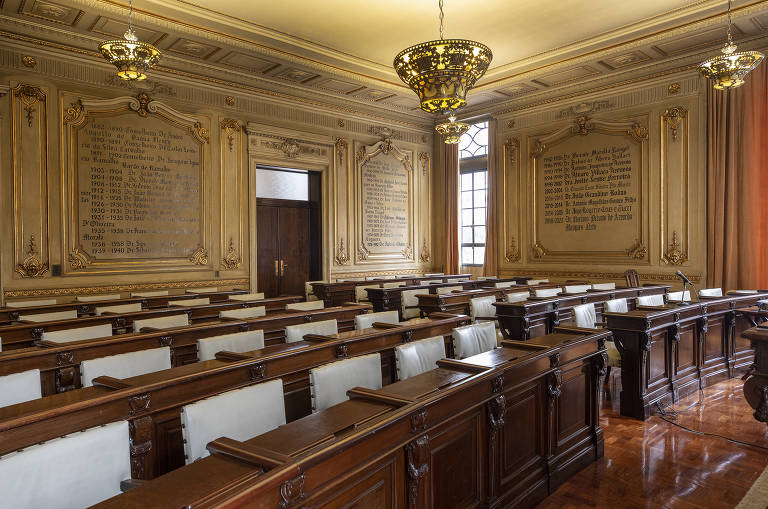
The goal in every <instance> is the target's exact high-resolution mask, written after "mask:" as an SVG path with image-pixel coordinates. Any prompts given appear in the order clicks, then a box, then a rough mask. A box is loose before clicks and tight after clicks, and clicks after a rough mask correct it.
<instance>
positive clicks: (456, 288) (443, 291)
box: [437, 286, 464, 295]
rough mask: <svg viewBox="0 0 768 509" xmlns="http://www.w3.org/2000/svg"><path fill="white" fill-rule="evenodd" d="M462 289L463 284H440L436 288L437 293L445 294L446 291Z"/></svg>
mask: <svg viewBox="0 0 768 509" xmlns="http://www.w3.org/2000/svg"><path fill="white" fill-rule="evenodd" d="M463 290H464V287H463V286H441V287H440V288H438V289H437V294H438V295H445V294H446V293H453V292H461V291H463Z"/></svg>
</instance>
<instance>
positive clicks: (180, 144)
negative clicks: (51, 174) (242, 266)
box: [68, 98, 207, 270]
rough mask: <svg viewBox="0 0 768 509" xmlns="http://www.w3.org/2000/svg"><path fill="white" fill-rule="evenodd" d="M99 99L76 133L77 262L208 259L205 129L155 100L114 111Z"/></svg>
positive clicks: (79, 266) (76, 266)
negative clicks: (105, 106)
mask: <svg viewBox="0 0 768 509" xmlns="http://www.w3.org/2000/svg"><path fill="white" fill-rule="evenodd" d="M127 99H132V98H127ZM98 102H99V101H93V102H91V103H85V104H87V106H89V108H88V109H87V110H86V113H85V114H83V113H81V116H82V119H80V121H79V122H73V124H71V127H70V131H69V133H68V134H69V137H70V140H69V141H70V150H71V153H70V159H71V161H70V163H71V166H70V174H69V178H70V186H71V192H72V196H71V198H72V201H71V207H72V209H71V213H72V217H73V224H72V226H73V228H72V231H71V233H70V236H71V237H70V243H71V246H72V247H71V251H70V256H69V262H70V267H69V268H70V269H71V270H85V269H91V268H92V267H99V266H102V267H106V266H110V267H112V268H119V267H123V268H127V267H135V268H139V267H142V266H143V267H144V268H145V269H146V268H147V267H148V266H149V265H150V264H151V265H152V266H156V265H157V264H158V263H160V264H166V265H167V264H172V265H182V266H185V267H186V268H189V267H190V266H193V265H205V264H207V253H205V249H204V247H203V246H204V245H205V235H204V230H205V228H204V213H203V211H204V208H205V207H204V202H205V198H204V196H203V193H202V189H203V178H204V165H205V149H204V147H205V144H206V142H207V140H206V138H204V137H202V136H201V134H206V133H205V131H203V132H202V133H201V132H200V128H199V126H198V125H197V121H196V120H194V119H192V118H185V117H183V116H182V115H181V114H179V113H178V112H173V110H170V108H167V107H162V108H159V107H157V105H155V107H154V108H151V107H150V106H152V103H151V102H150V103H147V104H148V105H147V104H145V105H144V106H145V107H144V109H142V104H143V103H140V102H139V103H138V104H137V103H131V102H128V104H127V107H124V108H122V109H117V110H111V111H109V112H104V111H100V109H99V108H97V106H99V104H98ZM94 103H97V104H94ZM132 106H133V107H136V108H137V109H136V110H134V108H133V107H132ZM182 120H187V122H182ZM190 123H191V125H190ZM201 259H202V260H201ZM201 261H202V262H203V263H201Z"/></svg>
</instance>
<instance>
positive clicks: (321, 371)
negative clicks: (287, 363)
mask: <svg viewBox="0 0 768 509" xmlns="http://www.w3.org/2000/svg"><path fill="white" fill-rule="evenodd" d="M309 384H310V388H311V390H312V412H319V411H320V410H325V409H326V408H328V407H330V406H333V405H336V404H338V403H341V402H342V401H346V400H347V399H349V398H348V396H347V391H348V390H349V389H353V388H355V387H365V388H366V389H381V354H378V353H374V354H370V355H361V356H360V357H352V358H351V359H345V360H343V361H338V362H332V363H330V364H325V365H324V366H320V367H317V368H314V369H311V370H309Z"/></svg>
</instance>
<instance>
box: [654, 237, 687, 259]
mask: <svg viewBox="0 0 768 509" xmlns="http://www.w3.org/2000/svg"><path fill="white" fill-rule="evenodd" d="M661 259H662V260H663V261H664V263H667V264H669V265H682V264H684V263H685V262H687V261H688V253H686V252H685V251H683V249H682V246H681V245H680V240H679V239H678V237H677V231H673V232H672V243H671V244H670V245H669V248H668V249H667V250H666V251H665V252H664V256H663V257H662V258H661Z"/></svg>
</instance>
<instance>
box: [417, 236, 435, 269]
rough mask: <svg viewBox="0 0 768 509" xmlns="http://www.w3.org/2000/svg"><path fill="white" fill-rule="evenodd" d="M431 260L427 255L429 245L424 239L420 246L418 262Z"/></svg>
mask: <svg viewBox="0 0 768 509" xmlns="http://www.w3.org/2000/svg"><path fill="white" fill-rule="evenodd" d="M430 258H432V256H431V255H430V254H429V245H428V244H427V238H426V237H424V239H423V242H422V244H421V254H420V255H419V260H421V261H422V262H424V263H426V262H428V261H429V260H430Z"/></svg>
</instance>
